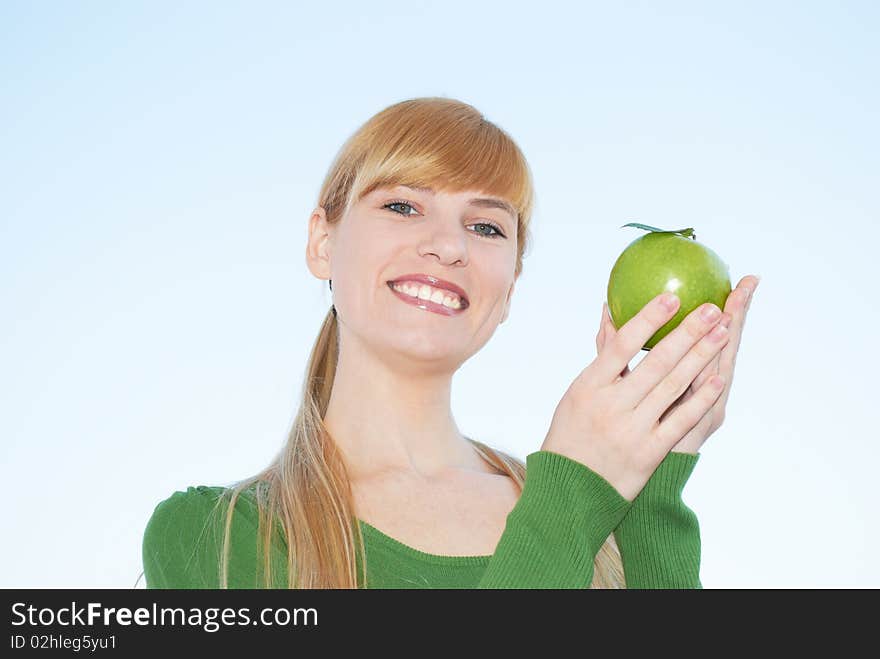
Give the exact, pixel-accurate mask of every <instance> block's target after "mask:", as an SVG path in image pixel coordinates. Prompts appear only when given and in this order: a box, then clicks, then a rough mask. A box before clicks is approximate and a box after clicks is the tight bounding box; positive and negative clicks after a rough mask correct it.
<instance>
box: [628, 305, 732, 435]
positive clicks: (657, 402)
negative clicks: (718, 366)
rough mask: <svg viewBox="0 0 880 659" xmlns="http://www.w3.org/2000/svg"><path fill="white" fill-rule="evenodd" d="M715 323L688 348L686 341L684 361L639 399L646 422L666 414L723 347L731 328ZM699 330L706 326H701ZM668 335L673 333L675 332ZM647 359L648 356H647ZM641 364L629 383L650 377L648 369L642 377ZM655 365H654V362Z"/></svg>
mask: <svg viewBox="0 0 880 659" xmlns="http://www.w3.org/2000/svg"><path fill="white" fill-rule="evenodd" d="M697 314H698V315H699V310H697ZM697 322H700V323H703V324H706V323H707V321H705V319H700V320H699V321H697ZM713 325H714V326H713V327H712V329H711V331H710V332H709V333H708V334H706V335H705V336H703V337H702V338H701V339H700V340H699V341H698V342H697V344H696V345H695V346H693V348H690V349H688V347H687V345H685V348H684V349H685V351H686V352H685V354H684V356H683V357H682V358H681V361H679V362H678V363H677V364H676V365H675V366H674V367H673V368H672V370H671V371H670V372H669V373H668V374H666V375H665V376H664V377H661V379H660V380H659V382H657V384H656V385H655V386H654V387H653V388H652V389H651V390H650V391H649V392H648V393H647V394H646V395H645V397H644V399H643V400H642V401H641V402H640V403H638V405H637V406H636V414H637V415H639V416H640V417H641V418H642V419H643V420H644V421H645V422H646V423H649V424H650V423H655V422H656V421H657V419H659V418H660V415H662V414H663V412H664V410H666V409H667V408H668V407H669V406H670V404H672V402H673V401H675V399H677V398H678V397H679V396H681V395H682V394H683V393H684V392H685V391H686V390H687V388H688V387H689V386H690V385H691V383H692V382H693V381H694V379H695V378H696V377H697V376H698V375H699V374H700V371H702V370H703V369H704V368H706V365H707V364H709V363H710V362H711V361H712V360H713V359H714V358H715V356H716V355H717V354H718V353H719V352H721V348H722V347H723V346H724V344H726V343H727V341H728V339H729V330H728V329H727V328H726V327H725V326H724V325H722V324H721V323H719V322H716V323H714V324H713ZM678 329H680V328H676V331H677V330H678ZM691 331H693V330H689V332H691ZM699 331H703V330H702V329H700V330H699ZM669 336H672V334H670V335H669ZM667 338H668V337H667ZM664 340H665V339H664ZM689 340H690V339H688V341H689ZM662 343H663V341H661V342H660V343H658V344H657V346H655V348H654V350H656V349H657V348H658V347H660V345H661V344H662ZM645 360H647V357H646V358H645ZM645 360H643V362H642V363H644V361H645ZM659 363H660V364H661V366H660V367H659V368H665V366H664V365H662V362H659ZM641 366H642V364H639V366H638V367H636V369H635V371H633V374H632V375H631V376H630V377H629V378H628V380H627V383H629V381H630V380H633V381H639V386H641V385H642V381H645V380H647V379H648V377H647V376H646V375H645V373H642V377H641V378H639V370H640V369H641ZM652 368H654V367H653V366H652ZM661 375H662V374H661ZM654 376H655V373H654V372H653V371H652V372H651V377H654ZM624 386H625V385H624Z"/></svg>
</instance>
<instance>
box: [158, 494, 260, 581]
mask: <svg viewBox="0 0 880 659" xmlns="http://www.w3.org/2000/svg"><path fill="white" fill-rule="evenodd" d="M232 493H233V488H230V487H225V486H219V485H191V486H188V487H186V488H185V489H181V490H176V491H174V492H172V493H171V494H170V495H168V496H167V497H165V498H164V499H162V500H161V501H160V502H159V503H158V504H157V505H156V506H155V508H154V510H153V513H152V514H151V516H150V518H149V520H148V521H147V524H146V528H145V529H144V535H143V542H142V551H143V562H144V572H145V574H146V578H147V587H148V588H155V587H159V588H179V587H183V588H191V587H202V588H212V587H216V585H213V584H214V576H213V566H214V565H216V560H217V556H219V551H220V547H221V546H222V543H223V534H224V530H225V526H226V519H227V511H228V508H229V502H230V500H231V499H230V497H231V495H232ZM257 524H258V511H257V507H256V502H255V499H254V490H253V486H250V487H248V488H245V489H244V490H243V491H242V492H241V493H240V495H239V496H238V497H237V499H236V502H235V509H234V511H233V517H232V531H233V535H234V536H236V537H237V538H247V537H250V536H255V535H256V529H257ZM183 584H186V585H183Z"/></svg>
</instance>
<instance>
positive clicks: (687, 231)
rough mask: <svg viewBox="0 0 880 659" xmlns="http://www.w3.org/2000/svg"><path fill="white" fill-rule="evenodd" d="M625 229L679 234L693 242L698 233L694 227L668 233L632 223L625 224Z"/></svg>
mask: <svg viewBox="0 0 880 659" xmlns="http://www.w3.org/2000/svg"><path fill="white" fill-rule="evenodd" d="M624 227H636V228H637V229H644V230H645V231H651V232H653V233H677V234H678V235H680V236H684V237H685V238H690V239H691V240H696V239H697V233H696V232H695V231H694V229H693V227H688V228H687V229H675V230H674V231H667V230H665V229H658V228H657V227H649V226H648V225H647V224H639V223H638V222H630V223H629V224H624V225H623V226H622V227H620V228H621V229H623V228H624Z"/></svg>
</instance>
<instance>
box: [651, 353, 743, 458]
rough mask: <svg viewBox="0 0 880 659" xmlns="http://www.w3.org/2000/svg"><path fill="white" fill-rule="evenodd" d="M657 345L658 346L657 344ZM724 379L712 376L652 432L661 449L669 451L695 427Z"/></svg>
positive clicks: (713, 399) (717, 395) (711, 404)
mask: <svg viewBox="0 0 880 659" xmlns="http://www.w3.org/2000/svg"><path fill="white" fill-rule="evenodd" d="M658 345H659V344H658ZM724 384H725V382H724V378H722V377H721V376H720V375H713V376H712V377H711V378H709V379H708V380H707V381H706V382H705V383H704V384H703V386H702V387H700V388H699V389H698V390H697V391H696V393H695V394H694V395H693V396H691V397H690V398H689V399H688V400H687V401H685V402H683V403H682V404H681V405H679V406H678V407H677V408H675V410H674V411H673V412H672V413H671V414H669V416H668V417H666V419H665V420H664V421H663V422H661V423H660V424H659V425H658V426H657V428H656V429H655V430H654V435H655V436H656V437H657V439H658V441H659V442H660V445H661V449H663V450H667V451H668V450H670V449H672V447H673V446H675V445H676V444H677V443H678V441H679V440H680V439H681V438H682V437H683V436H684V435H686V434H687V433H689V432H690V431H691V429H692V428H693V427H694V426H696V425H697V424H698V423H699V422H700V420H701V419H702V418H703V417H704V416H705V415H706V412H708V411H709V410H710V409H711V408H712V406H713V405H715V403H716V401H717V400H718V398H719V397H720V396H721V392H722V390H723V389H725V388H726V387H725V386H724Z"/></svg>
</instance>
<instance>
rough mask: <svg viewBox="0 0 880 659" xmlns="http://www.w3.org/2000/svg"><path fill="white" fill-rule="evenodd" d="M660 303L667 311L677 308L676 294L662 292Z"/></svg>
mask: <svg viewBox="0 0 880 659" xmlns="http://www.w3.org/2000/svg"><path fill="white" fill-rule="evenodd" d="M660 303H661V304H662V305H663V306H664V307H666V308H667V309H669V311H675V310H676V309H677V308H678V296H677V295H676V294H675V293H664V294H663V296H662V297H661V298H660Z"/></svg>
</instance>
